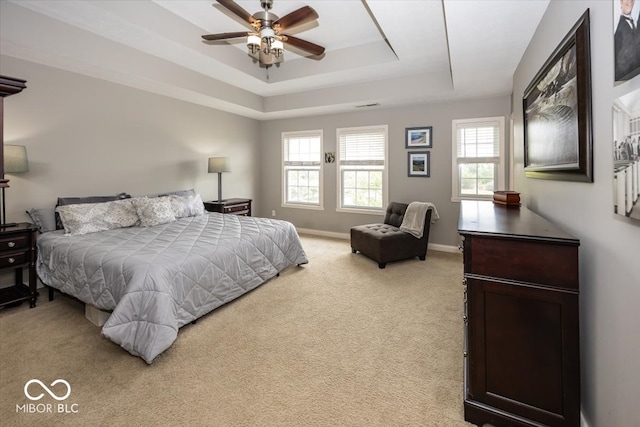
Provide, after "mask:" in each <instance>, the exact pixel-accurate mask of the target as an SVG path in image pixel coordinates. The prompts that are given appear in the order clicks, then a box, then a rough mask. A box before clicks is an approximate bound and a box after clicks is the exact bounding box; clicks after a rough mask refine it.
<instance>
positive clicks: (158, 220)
mask: <svg viewBox="0 0 640 427" xmlns="http://www.w3.org/2000/svg"><path fill="white" fill-rule="evenodd" d="M133 203H134V205H135V207H136V211H137V212H138V217H139V218H140V225H141V226H142V227H153V226H154V225H159V224H166V223H167V222H171V221H175V220H176V217H175V215H174V214H173V210H172V209H171V202H170V201H169V198H168V197H155V198H147V197H139V198H137V199H133Z"/></svg>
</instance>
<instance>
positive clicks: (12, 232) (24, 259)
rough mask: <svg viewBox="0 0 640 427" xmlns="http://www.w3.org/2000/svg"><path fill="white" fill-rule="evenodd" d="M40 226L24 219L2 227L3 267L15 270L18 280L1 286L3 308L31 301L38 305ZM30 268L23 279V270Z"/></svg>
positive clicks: (0, 249)
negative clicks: (27, 278)
mask: <svg viewBox="0 0 640 427" xmlns="http://www.w3.org/2000/svg"><path fill="white" fill-rule="evenodd" d="M37 233H38V229H37V227H35V226H34V225H32V224H29V223H27V222H21V223H19V224H17V225H15V226H12V227H0V270H3V271H6V270H14V273H15V282H14V284H13V285H12V286H9V287H6V288H2V289H0V307H4V306H11V305H14V304H15V305H20V303H21V302H23V301H29V306H30V307H31V308H33V307H35V306H36V300H37V298H38V292H37V290H36V286H37V278H36V236H37ZM25 267H28V270H29V281H28V283H27V284H25V283H24V282H23V269H24V268H25Z"/></svg>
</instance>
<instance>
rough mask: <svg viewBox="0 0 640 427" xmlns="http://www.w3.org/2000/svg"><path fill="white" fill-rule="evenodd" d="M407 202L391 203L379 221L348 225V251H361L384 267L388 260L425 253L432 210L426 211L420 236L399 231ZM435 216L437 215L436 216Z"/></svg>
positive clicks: (420, 256) (423, 255) (423, 257)
mask: <svg viewBox="0 0 640 427" xmlns="http://www.w3.org/2000/svg"><path fill="white" fill-rule="evenodd" d="M408 206H409V205H407V204H406V203H399V202H391V203H389V206H387V211H386V213H385V216H384V223H382V224H366V225H358V226H355V227H352V228H351V252H353V253H356V252H360V253H361V254H363V255H366V256H368V257H369V258H371V259H373V260H375V261H377V262H378V267H379V268H385V266H386V264H387V263H388V262H392V261H399V260H403V259H408V258H414V257H418V258H420V259H421V260H422V261H424V260H425V258H426V256H427V245H428V244H429V229H430V225H431V215H432V210H431V209H429V210H427V213H426V215H425V220H424V230H423V233H422V237H421V238H417V237H415V236H413V235H412V234H409V233H407V232H405V231H402V230H400V226H401V225H402V220H403V219H404V215H405V212H406V211H407V207H408ZM436 218H437V217H436Z"/></svg>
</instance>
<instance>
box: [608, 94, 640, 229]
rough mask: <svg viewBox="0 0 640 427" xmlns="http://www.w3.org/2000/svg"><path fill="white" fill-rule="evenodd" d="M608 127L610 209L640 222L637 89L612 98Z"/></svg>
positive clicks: (639, 103) (639, 95)
mask: <svg viewBox="0 0 640 427" xmlns="http://www.w3.org/2000/svg"><path fill="white" fill-rule="evenodd" d="M612 128H613V138H612V140H613V141H612V143H613V144H612V148H613V212H614V213H615V214H617V215H621V216H624V217H627V218H630V219H633V220H636V221H639V223H638V224H639V225H640V203H638V199H640V173H638V172H639V171H640V89H636V90H634V91H631V92H629V93H627V94H625V95H622V96H621V97H619V98H617V99H616V100H614V102H613V126H612ZM639 236H640V235H639Z"/></svg>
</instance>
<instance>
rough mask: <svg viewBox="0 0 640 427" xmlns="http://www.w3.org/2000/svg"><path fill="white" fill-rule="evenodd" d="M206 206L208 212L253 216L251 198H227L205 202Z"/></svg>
mask: <svg viewBox="0 0 640 427" xmlns="http://www.w3.org/2000/svg"><path fill="white" fill-rule="evenodd" d="M204 208H205V209H206V210H207V212H219V213H222V214H232V215H241V216H251V199H227V200H223V201H221V202H219V201H213V202H204Z"/></svg>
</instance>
